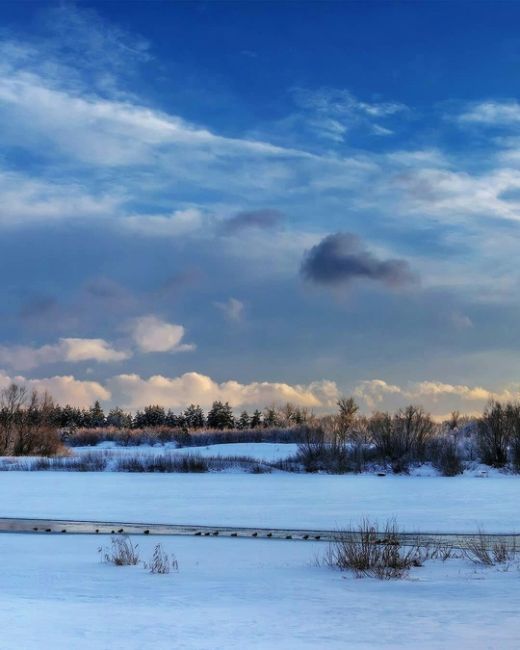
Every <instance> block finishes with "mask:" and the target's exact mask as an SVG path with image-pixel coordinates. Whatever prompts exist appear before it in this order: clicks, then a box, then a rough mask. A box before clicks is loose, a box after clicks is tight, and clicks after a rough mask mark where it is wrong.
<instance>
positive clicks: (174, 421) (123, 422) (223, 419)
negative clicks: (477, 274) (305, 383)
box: [0, 395, 310, 431]
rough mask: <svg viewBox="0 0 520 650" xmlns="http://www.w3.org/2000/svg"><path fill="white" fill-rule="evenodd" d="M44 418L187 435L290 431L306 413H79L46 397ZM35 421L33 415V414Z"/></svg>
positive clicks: (193, 408) (150, 409)
mask: <svg viewBox="0 0 520 650" xmlns="http://www.w3.org/2000/svg"><path fill="white" fill-rule="evenodd" d="M46 400H47V401H46V407H45V418H46V420H47V421H48V422H49V423H52V424H54V425H55V426H57V427H58V428H60V429H101V428H105V427H115V428H116V429H146V428H154V427H168V428H172V429H182V430H186V431H192V430H198V429H220V430H224V429H240V430H245V429H257V428H262V427H264V428H267V427H276V426H279V427H289V426H292V425H296V424H302V423H303V422H305V421H307V419H308V418H309V415H310V414H309V413H308V412H307V411H306V410H305V409H300V408H298V407H296V406H293V405H291V404H286V405H285V406H284V407H283V408H277V407H274V406H273V407H268V408H265V409H263V411H260V410H258V409H256V410H254V411H253V412H252V413H248V412H247V411H242V412H241V413H240V414H239V415H235V414H234V412H233V409H232V407H231V406H230V404H229V402H221V401H215V402H213V404H212V406H211V408H210V409H209V411H208V412H207V413H205V412H204V410H203V409H202V408H201V407H200V406H199V405H198V404H190V406H188V407H187V408H185V409H183V410H181V411H179V412H177V413H175V412H174V411H173V410H171V409H168V410H166V409H165V408H164V407H163V406H159V405H157V404H150V405H149V406H145V407H144V408H143V409H141V410H138V411H137V412H136V413H135V414H132V413H129V412H128V411H124V410H123V409H122V408H120V407H117V406H116V407H114V408H112V409H110V410H109V411H108V412H107V413H105V411H104V410H103V407H102V406H101V404H100V403H99V401H96V402H95V403H94V404H93V405H92V406H91V407H90V408H87V409H81V408H77V407H74V406H70V405H69V404H66V405H65V406H60V405H59V404H56V403H54V402H53V400H52V398H51V397H50V396H48V395H47V396H46ZM8 411H9V409H8V408H5V407H4V406H1V407H0V423H1V422H2V417H3V413H4V412H5V413H7V412H8ZM33 417H36V413H34V414H33Z"/></svg>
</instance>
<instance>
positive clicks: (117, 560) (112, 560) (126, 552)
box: [98, 533, 139, 566]
mask: <svg viewBox="0 0 520 650" xmlns="http://www.w3.org/2000/svg"><path fill="white" fill-rule="evenodd" d="M138 549H139V545H138V544H135V545H134V544H133V542H132V540H131V539H130V537H129V536H128V535H126V534H123V533H122V534H120V535H115V536H114V537H112V539H111V544H110V547H108V548H107V547H100V548H99V549H98V552H99V553H100V555H101V560H102V561H103V562H106V563H108V564H113V565H115V566H135V565H136V564H138V563H139V551H138Z"/></svg>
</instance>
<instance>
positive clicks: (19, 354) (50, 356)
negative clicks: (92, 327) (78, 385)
mask: <svg viewBox="0 0 520 650" xmlns="http://www.w3.org/2000/svg"><path fill="white" fill-rule="evenodd" d="M131 356H132V353H131V352H128V351H122V350H115V349H114V348H113V347H111V345H110V344H109V343H108V342H107V341H105V340H104V339H83V338H61V339H60V340H59V342H58V343H56V344H54V345H43V346H41V347H39V348H35V347H31V346H26V345H14V346H0V363H2V364H5V365H8V366H10V367H11V368H14V369H15V370H30V369H32V368H36V367H37V366H41V365H45V364H48V363H58V362H67V363H77V362H80V361H97V362H99V363H108V362H114V361H123V360H125V359H128V358H129V357H131Z"/></svg>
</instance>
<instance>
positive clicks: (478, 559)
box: [463, 530, 517, 566]
mask: <svg viewBox="0 0 520 650" xmlns="http://www.w3.org/2000/svg"><path fill="white" fill-rule="evenodd" d="M463 553H464V556H465V557H466V558H468V560H471V562H473V563H474V564H483V565H485V566H494V565H496V564H505V563H506V562H510V561H512V560H514V559H515V557H516V554H517V548H516V543H515V542H513V544H507V542H505V541H504V540H498V541H495V542H492V543H490V541H489V539H488V538H487V536H486V535H485V534H484V533H483V532H482V531H480V530H479V532H478V534H477V535H475V536H472V537H469V538H467V539H466V541H465V542H464V547H463Z"/></svg>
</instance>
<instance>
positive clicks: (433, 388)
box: [353, 379, 520, 416]
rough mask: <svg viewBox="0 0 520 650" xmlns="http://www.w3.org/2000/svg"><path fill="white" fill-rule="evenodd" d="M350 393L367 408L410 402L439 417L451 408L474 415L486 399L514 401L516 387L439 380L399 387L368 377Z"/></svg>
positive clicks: (519, 393)
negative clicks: (489, 387)
mask: <svg viewBox="0 0 520 650" xmlns="http://www.w3.org/2000/svg"><path fill="white" fill-rule="evenodd" d="M353 395H354V397H355V398H356V399H359V400H361V401H362V402H363V403H364V404H365V405H366V406H367V407H368V408H369V409H370V410H394V409H396V408H400V407H403V406H405V405H407V404H410V403H416V404H417V403H419V404H422V405H423V406H424V407H425V408H427V409H428V410H431V411H432V412H433V413H434V415H437V416H440V415H444V414H445V413H449V412H450V411H452V410H462V411H464V412H469V413H470V414H476V413H479V412H481V411H482V409H483V408H484V406H485V405H486V403H487V402H488V401H489V400H499V401H503V402H509V401H513V402H514V401H518V400H519V399H520V387H519V386H518V385H512V386H509V387H505V388H503V389H501V390H498V391H496V390H490V389H487V388H483V387H482V386H468V385H465V384H449V383H445V382H440V381H420V382H409V383H408V384H406V385H405V386H399V385H396V384H390V383H387V382H386V381H384V380H382V379H370V380H364V381H361V382H358V384H357V385H356V386H355V388H354V391H353Z"/></svg>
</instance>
